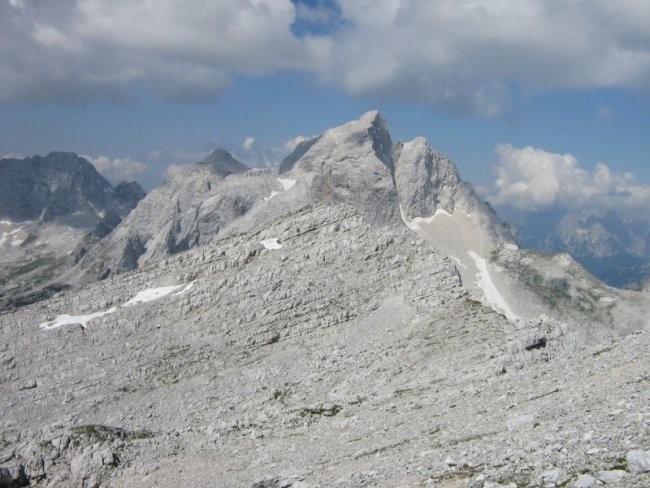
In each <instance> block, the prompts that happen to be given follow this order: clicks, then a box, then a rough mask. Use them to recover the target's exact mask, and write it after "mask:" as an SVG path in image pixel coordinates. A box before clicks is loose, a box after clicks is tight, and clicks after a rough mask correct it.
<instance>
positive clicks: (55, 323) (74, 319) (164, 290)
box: [39, 281, 194, 330]
mask: <svg viewBox="0 0 650 488" xmlns="http://www.w3.org/2000/svg"><path fill="white" fill-rule="evenodd" d="M193 286H194V282H193V281H192V282H190V283H188V284H187V285H185V286H183V285H173V286H161V287H159V288H147V289H146V290H142V291H140V292H138V294H137V295H136V296H134V297H133V298H131V299H130V300H128V301H126V302H124V303H123V304H122V307H132V306H134V305H139V304H141V303H146V302H151V301H153V300H157V299H159V298H162V297H164V296H165V295H169V294H170V293H172V292H174V291H176V290H179V289H180V290H179V291H176V293H174V296H176V295H182V294H183V293H185V292H187V291H189V290H191V289H192V287H193ZM181 288H182V289H181ZM116 310H117V308H115V307H112V308H109V309H108V310H104V311H101V312H95V313H92V314H90V315H69V314H67V313H65V314H62V315H59V316H58V317H57V318H56V319H54V320H51V321H49V322H43V323H42V324H39V326H40V328H41V329H43V330H50V329H56V328H58V327H61V326H62V325H71V324H81V326H82V327H83V328H84V329H85V328H86V325H87V324H88V322H90V321H91V320H93V319H96V318H99V317H103V316H104V315H108V314H111V313H113V312H115V311H116Z"/></svg>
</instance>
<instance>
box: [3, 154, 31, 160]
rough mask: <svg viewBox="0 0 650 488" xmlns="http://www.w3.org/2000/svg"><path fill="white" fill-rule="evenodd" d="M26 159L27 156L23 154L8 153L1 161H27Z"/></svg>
mask: <svg viewBox="0 0 650 488" xmlns="http://www.w3.org/2000/svg"><path fill="white" fill-rule="evenodd" d="M26 158H27V156H23V155H22V154H18V153H8V154H3V155H2V156H0V159H26Z"/></svg>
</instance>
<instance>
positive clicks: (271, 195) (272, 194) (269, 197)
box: [264, 190, 280, 202]
mask: <svg viewBox="0 0 650 488" xmlns="http://www.w3.org/2000/svg"><path fill="white" fill-rule="evenodd" d="M279 194H280V193H279V192H277V191H275V190H273V191H272V192H271V194H270V195H269V196H268V197H264V201H265V202H268V201H269V200H270V199H271V198H273V197H275V196H277V195H279Z"/></svg>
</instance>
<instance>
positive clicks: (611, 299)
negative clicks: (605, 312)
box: [598, 297, 616, 303]
mask: <svg viewBox="0 0 650 488" xmlns="http://www.w3.org/2000/svg"><path fill="white" fill-rule="evenodd" d="M598 301H599V302H602V303H614V302H615V301H616V298H614V297H600V298H599V299H598Z"/></svg>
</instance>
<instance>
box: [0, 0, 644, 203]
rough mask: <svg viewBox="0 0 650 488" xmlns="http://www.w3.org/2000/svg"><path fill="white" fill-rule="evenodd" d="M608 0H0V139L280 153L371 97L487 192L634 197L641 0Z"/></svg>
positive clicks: (145, 173) (639, 146)
mask: <svg viewBox="0 0 650 488" xmlns="http://www.w3.org/2000/svg"><path fill="white" fill-rule="evenodd" d="M551 4H552V5H551ZM613 5H614V4H613V3H612V2H609V1H604V0H602V1H601V0H592V2H575V1H572V0H566V1H559V0H558V1H555V2H547V1H541V0H540V1H536V0H521V1H520V2H508V1H505V0H479V1H464V0H456V1H452V0H431V1H424V0H385V1H369V0H355V1H352V0H340V1H334V0H326V1H318V0H314V1H309V2H306V1H295V2H290V1H289V0H258V1H256V2H253V1H252V0H250V1H249V0H236V1H222V2H220V1H213V2H207V3H206V2H201V1H200V0H188V1H184V2H181V1H172V0H160V1H158V2H153V1H143V2H128V1H125V0H116V1H115V2H102V1H100V0H61V1H60V2H43V1H41V0H0V155H7V154H16V155H32V154H45V153H47V152H49V151H52V150H66V151H74V152H77V153H79V154H83V155H87V156H88V157H89V158H90V159H91V160H92V161H93V163H94V164H95V165H96V166H97V167H98V169H99V170H100V171H101V172H103V173H104V174H106V175H107V177H109V179H112V180H114V181H115V180H117V179H120V178H123V177H126V178H135V179H137V180H139V181H141V182H143V183H144V184H145V186H147V187H149V188H151V186H152V185H154V184H157V183H159V182H160V181H161V180H162V179H163V178H165V177H166V176H168V175H169V174H172V173H173V170H174V169H175V168H178V167H180V166H182V165H185V164H188V163H191V162H193V161H196V160H198V159H200V158H201V157H202V156H203V155H205V154H206V153H207V152H208V151H209V150H210V149H212V148H214V147H215V146H216V145H221V146H224V147H226V148H228V149H230V150H232V151H233V152H234V153H236V155H237V156H238V157H240V158H241V159H242V160H243V161H244V162H248V163H251V164H263V163H264V162H278V161H279V160H280V159H281V158H282V157H283V156H284V155H286V153H287V151H289V150H290V147H291V141H292V140H293V141H294V142H295V138H296V137H298V136H311V135H315V134H318V133H320V132H322V131H323V130H325V129H327V128H329V127H332V126H336V125H340V124H342V123H344V122H346V121H349V120H352V119H355V118H358V117H359V116H360V115H361V113H363V112H365V111H367V110H370V109H375V108H376V109H379V110H380V111H381V113H382V114H383V115H384V117H385V118H386V119H387V120H388V124H389V127H390V129H391V134H392V136H393V138H394V139H411V138H413V137H416V136H419V135H424V136H425V137H427V138H428V139H429V141H430V143H431V144H432V146H434V147H435V148H436V149H438V150H440V151H442V152H444V153H446V154H448V155H449V156H450V157H451V158H452V159H453V160H454V161H455V162H456V163H457V165H458V167H459V169H460V172H461V176H463V177H464V178H465V179H467V180H469V181H470V182H472V183H474V184H476V185H478V186H479V187H480V188H481V189H482V191H483V192H484V195H486V196H487V197H490V198H491V199H492V200H493V201H494V202H496V203H501V204H513V205H515V206H519V207H520V208H521V209H523V210H540V209H543V208H545V207H548V206H551V205H556V204H562V205H565V206H568V207H571V206H572V205H574V206H579V205H591V204H598V205H601V206H605V207H606V206H623V207H626V206H627V207H635V208H638V207H639V206H643V205H647V204H648V203H650V185H649V184H650V164H648V163H649V162H650V161H649V160H648V159H649V157H648V156H649V155H650V137H648V134H650V88H649V87H650V34H649V31H648V29H647V25H650V3H649V2H647V1H646V0H643V1H640V0H639V1H635V0H625V1H620V2H616V8H614V7H613ZM247 139H248V141H247V144H245V146H246V149H245V148H244V147H243V146H244V141H246V140H247ZM527 149H528V150H527ZM603 166H604V167H605V168H606V170H607V171H604V170H603ZM629 172H631V173H632V175H633V177H632V176H631V175H630V174H627V173H629ZM540 181H541V183H542V184H541V185H538V184H537V183H538V182H540ZM569 183H571V184H569Z"/></svg>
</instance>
